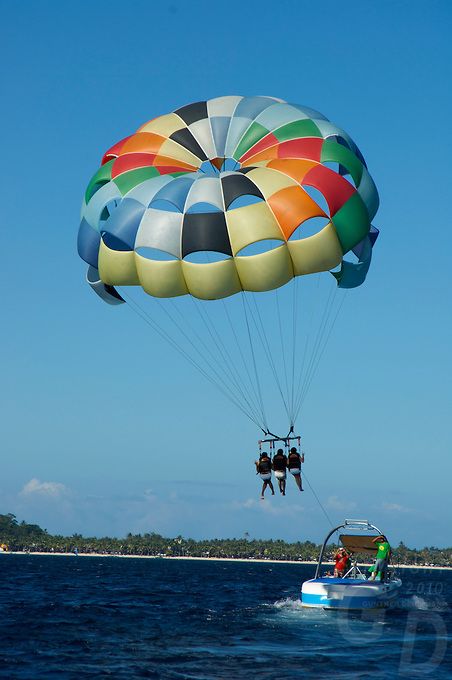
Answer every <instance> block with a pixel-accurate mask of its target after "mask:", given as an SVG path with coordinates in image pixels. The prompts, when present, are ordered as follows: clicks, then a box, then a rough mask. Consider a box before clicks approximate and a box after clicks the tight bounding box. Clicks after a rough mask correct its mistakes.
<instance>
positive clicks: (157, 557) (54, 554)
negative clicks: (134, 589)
mask: <svg viewBox="0 0 452 680" xmlns="http://www.w3.org/2000/svg"><path fill="white" fill-rule="evenodd" d="M0 555H24V556H26V555H29V556H40V557H120V558H126V559H143V560H198V561H204V562H247V563H250V562H251V563H253V562H258V563H264V564H304V565H307V564H311V565H316V564H317V560H315V561H310V560H265V559H262V558H256V559H250V558H245V557H194V556H191V555H184V556H182V555H165V556H162V555H114V554H111V553H78V554H77V555H75V553H73V552H31V551H30V552H24V551H17V552H14V551H8V552H0ZM323 564H325V565H331V564H333V563H332V562H328V561H325V562H324V563H323ZM360 564H361V566H363V567H367V566H371V563H370V562H369V563H368V564H367V563H365V564H364V563H360ZM395 568H397V569H399V568H400V569H437V570H447V571H452V567H440V566H436V565H435V566H430V565H421V564H398V565H395Z"/></svg>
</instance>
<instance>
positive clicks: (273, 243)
mask: <svg viewBox="0 0 452 680" xmlns="http://www.w3.org/2000/svg"><path fill="white" fill-rule="evenodd" d="M283 244H284V241H283V240H282V239H281V240H279V239H264V240H262V241H256V242H255V243H250V244H249V245H248V246H245V248H242V250H240V251H239V253H238V256H239V257H250V256H252V255H261V254H262V253H268V251H269V250H274V249H275V248H278V247H279V246H281V245H283Z"/></svg>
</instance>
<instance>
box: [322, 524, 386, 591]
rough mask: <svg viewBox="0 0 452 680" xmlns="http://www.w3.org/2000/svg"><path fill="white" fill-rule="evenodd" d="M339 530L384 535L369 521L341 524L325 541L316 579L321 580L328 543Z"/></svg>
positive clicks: (332, 530)
mask: <svg viewBox="0 0 452 680" xmlns="http://www.w3.org/2000/svg"><path fill="white" fill-rule="evenodd" d="M339 529H352V530H355V531H376V532H377V535H378V536H382V535H383V534H382V532H381V531H380V529H379V528H378V527H376V526H375V524H371V523H370V522H369V520H367V519H346V520H345V521H344V523H343V524H339V526H337V527H334V529H331V531H330V533H329V534H328V535H327V537H326V538H325V540H324V541H323V545H322V549H321V550H320V555H319V561H318V563H317V568H316V570H315V576H314V578H319V574H320V569H321V568H322V562H323V556H324V554H325V549H326V546H327V544H328V541H329V540H330V538H331V536H332V535H333V534H334V533H335V532H336V531H339Z"/></svg>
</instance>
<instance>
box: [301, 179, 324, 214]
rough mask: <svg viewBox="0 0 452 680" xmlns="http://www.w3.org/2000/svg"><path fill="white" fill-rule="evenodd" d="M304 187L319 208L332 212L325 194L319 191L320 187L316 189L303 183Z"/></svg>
mask: <svg viewBox="0 0 452 680" xmlns="http://www.w3.org/2000/svg"><path fill="white" fill-rule="evenodd" d="M302 187H303V189H304V190H305V191H306V193H307V194H308V195H309V196H310V197H311V198H312V200H313V201H315V202H316V203H317V205H318V206H319V208H321V209H322V210H323V212H324V213H326V214H327V215H329V214H330V208H329V205H328V203H327V200H326V198H325V196H324V195H323V194H322V192H321V191H319V190H318V189H315V188H314V187H311V186H309V185H307V184H302Z"/></svg>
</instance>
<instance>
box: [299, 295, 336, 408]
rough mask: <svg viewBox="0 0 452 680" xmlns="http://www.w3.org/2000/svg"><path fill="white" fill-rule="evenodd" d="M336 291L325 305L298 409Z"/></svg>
mask: <svg viewBox="0 0 452 680" xmlns="http://www.w3.org/2000/svg"><path fill="white" fill-rule="evenodd" d="M335 291H336V289H335V288H332V289H331V290H330V293H329V296H328V299H327V302H326V305H325V307H324V310H323V315H322V319H321V322H320V325H319V328H318V329H317V334H316V337H315V340H314V345H313V347H312V352H311V356H310V359H309V361H308V366H307V369H306V373H305V375H304V377H303V379H302V385H301V390H300V393H299V394H297V401H296V404H297V407H298V404H299V401H300V399H301V398H302V397H301V395H303V394H304V392H305V389H306V385H307V383H308V382H309V378H310V375H311V371H312V367H313V365H314V363H315V360H316V357H317V353H318V349H319V346H320V343H321V341H322V339H323V334H324V332H325V327H326V324H327V322H328V319H329V316H330V313H331V309H332V304H333V303H334V297H335ZM296 410H297V409H296Z"/></svg>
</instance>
